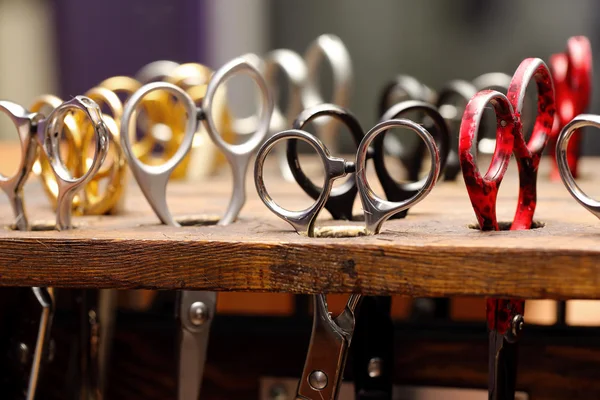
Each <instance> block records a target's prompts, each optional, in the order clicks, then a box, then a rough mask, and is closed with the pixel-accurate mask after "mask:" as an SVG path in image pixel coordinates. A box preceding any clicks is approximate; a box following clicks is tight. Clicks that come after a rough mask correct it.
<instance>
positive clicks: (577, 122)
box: [556, 114, 600, 218]
mask: <svg viewBox="0 0 600 400" xmlns="http://www.w3.org/2000/svg"><path fill="white" fill-rule="evenodd" d="M586 126H590V127H594V128H600V116H599V115H592V114H581V115H578V116H576V117H575V118H573V120H572V121H571V122H569V123H568V124H566V125H565V126H564V127H563V129H562V131H561V132H560V135H558V140H557V141H556V161H557V164H558V170H559V172H560V177H561V179H562V181H563V183H564V185H565V187H566V188H567V190H568V191H569V193H570V194H571V196H573V198H575V200H577V202H578V203H579V204H581V205H582V206H583V207H584V208H585V209H586V210H588V211H589V212H591V213H592V214H594V215H595V216H596V217H598V218H600V202H599V201H597V200H594V199H592V198H591V197H589V196H588V195H587V194H585V192H584V191H583V190H582V189H581V188H580V187H579V185H577V182H576V181H575V177H574V174H573V172H572V170H571V167H570V164H569V155H568V148H569V140H571V138H572V137H573V136H574V135H575V134H576V132H577V131H578V130H579V129H581V128H583V127H586Z"/></svg>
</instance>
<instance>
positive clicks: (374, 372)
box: [367, 357, 383, 378]
mask: <svg viewBox="0 0 600 400" xmlns="http://www.w3.org/2000/svg"><path fill="white" fill-rule="evenodd" d="M367 371H368V372H369V377H370V378H379V377H380V376H381V373H382V371H383V360H382V359H381V358H379V357H375V358H371V359H370V360H369V365H368V366H367Z"/></svg>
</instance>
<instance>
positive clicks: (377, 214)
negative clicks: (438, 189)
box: [254, 104, 440, 237]
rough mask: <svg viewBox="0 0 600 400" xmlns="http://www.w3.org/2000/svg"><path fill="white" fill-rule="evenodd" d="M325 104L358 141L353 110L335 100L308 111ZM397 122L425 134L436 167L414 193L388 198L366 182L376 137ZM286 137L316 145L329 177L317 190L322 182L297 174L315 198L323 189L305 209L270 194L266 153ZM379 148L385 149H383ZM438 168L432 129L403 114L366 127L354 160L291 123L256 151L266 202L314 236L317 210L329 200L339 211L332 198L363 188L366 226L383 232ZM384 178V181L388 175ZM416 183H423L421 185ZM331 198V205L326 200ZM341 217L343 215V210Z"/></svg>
mask: <svg viewBox="0 0 600 400" xmlns="http://www.w3.org/2000/svg"><path fill="white" fill-rule="evenodd" d="M321 110H327V111H326V113H327V114H328V115H332V116H333V115H334V116H336V117H337V118H339V119H341V120H342V121H344V122H345V123H346V124H347V125H348V126H349V127H350V129H351V131H353V132H354V133H353V136H354V139H355V141H357V142H358V140H357V139H359V136H360V133H362V132H361V131H358V128H359V125H358V123H357V122H350V121H353V120H354V121H355V119H354V117H352V116H351V114H350V113H349V112H347V111H345V110H343V109H341V108H339V107H337V106H335V105H332V104H326V105H321V106H317V107H314V108H313V109H311V110H310V111H307V112H306V114H305V115H307V116H309V115H311V114H313V113H314V115H318V114H322V111H321ZM303 114H304V113H303ZM398 127H399V128H407V129H409V130H411V131H413V132H415V133H417V134H418V135H419V136H420V137H421V139H422V140H424V141H425V142H426V145H427V149H428V150H429V155H430V161H431V162H430V164H431V169H430V171H429V174H428V176H427V177H426V178H424V179H423V182H420V183H419V185H420V186H419V185H415V190H414V191H413V192H411V196H409V197H407V198H405V199H402V200H401V201H387V200H384V199H381V198H380V197H378V196H377V195H376V194H375V193H374V192H373V191H372V190H371V187H370V186H369V183H368V182H367V178H366V163H367V160H368V158H370V157H371V156H374V157H375V158H376V159H377V154H378V152H377V151H375V152H373V151H370V150H369V147H370V145H371V143H372V142H373V141H374V140H375V139H376V138H378V137H379V136H380V135H382V134H383V133H384V132H386V131H388V130H389V129H392V128H398ZM285 140H289V142H288V146H294V145H295V141H296V140H302V141H304V142H306V143H308V144H309V145H310V146H312V147H313V148H314V149H315V150H316V152H317V154H318V155H319V157H320V159H321V161H322V162H323V165H324V168H325V180H324V182H323V189H322V190H321V191H320V192H318V188H317V187H316V186H314V184H312V183H311V182H310V181H309V180H308V179H307V178H306V179H305V180H303V179H301V178H299V177H298V176H297V175H296V180H297V182H301V183H300V186H301V187H302V188H303V189H304V190H305V191H307V193H308V194H309V195H311V196H313V198H314V197H315V196H314V195H315V194H316V192H318V196H317V197H316V201H315V203H314V204H313V205H312V206H310V207H308V208H306V209H304V210H301V211H290V210H286V209H284V208H282V207H280V206H279V205H278V204H277V203H275V201H274V200H273V199H272V198H271V196H270V195H269V193H268V192H267V190H266V187H265V183H264V178H263V169H264V162H265V159H266V157H267V155H268V154H269V152H270V151H271V149H272V148H273V147H274V146H275V145H276V144H277V143H278V142H281V141H285ZM379 153H380V154H382V152H379ZM290 154H293V153H292V152H291V151H290V148H289V147H288V155H290ZM288 160H292V161H290V168H291V169H292V172H293V173H295V174H302V175H303V173H302V172H301V169H300V167H299V164H298V162H297V159H292V158H288ZM439 171H440V155H439V152H438V149H437V147H436V145H435V140H434V138H433V137H432V136H431V134H430V133H429V132H427V130H426V129H424V128H423V127H421V126H420V125H418V124H416V123H414V122H412V121H410V120H406V119H398V120H388V121H383V122H380V123H379V124H377V125H375V126H374V127H373V128H372V129H371V130H370V131H369V132H367V134H366V135H364V137H362V138H361V139H360V143H359V144H358V151H357V153H356V159H355V161H354V162H353V161H347V160H344V159H342V158H337V157H332V156H331V155H330V153H329V150H328V149H327V147H325V145H324V144H323V142H321V141H320V140H319V139H318V138H316V137H315V136H314V135H312V134H310V133H308V132H306V131H303V130H299V129H291V130H287V131H282V132H279V133H277V134H275V135H273V136H272V137H271V138H269V139H267V141H265V143H264V144H263V146H262V147H261V148H260V150H259V151H258V154H257V156H256V163H255V166H254V180H255V184H256V190H257V192H258V195H259V197H260V198H261V200H262V201H263V203H265V205H266V206H267V207H268V208H269V209H270V210H271V211H272V212H273V213H275V215H277V216H278V217H280V218H282V219H283V220H284V221H286V222H288V223H289V224H290V225H292V226H293V227H294V229H295V230H296V231H297V232H298V233H300V234H303V235H306V236H309V237H313V236H314V235H315V221H316V218H317V215H318V214H319V212H320V211H321V209H322V208H323V207H326V206H327V207H328V210H329V211H330V212H332V213H336V211H335V209H334V208H333V207H332V206H331V204H332V203H331V201H333V202H334V203H333V204H335V202H336V201H338V200H337V199H338V198H339V197H340V196H341V198H342V199H344V198H350V197H352V196H355V193H358V194H359V195H360V199H361V202H362V206H363V212H364V217H365V227H364V232H363V233H365V234H367V235H372V234H376V233H378V232H379V230H380V229H381V226H382V224H383V223H384V222H385V221H386V220H387V219H389V218H390V217H391V216H392V215H394V214H396V213H399V212H402V211H404V210H406V209H408V208H409V207H412V206H413V205H415V204H417V203H418V202H419V201H421V200H422V199H423V198H425V196H427V194H429V192H430V191H431V189H432V188H433V186H434V185H435V182H436V181H437V177H438V176H439ZM347 174H355V176H354V177H351V178H350V179H348V181H347V182H346V183H345V184H343V185H342V186H341V187H340V188H337V189H332V187H333V181H334V180H336V179H339V178H342V177H344V176H346V175H347ZM378 175H379V174H378ZM388 178H389V175H388ZM379 179H380V181H382V179H383V180H385V179H387V178H385V177H383V178H382V176H381V175H380V176H379ZM390 179H391V178H390ZM382 184H384V182H383V181H382ZM417 187H419V188H418V189H417ZM348 193H350V194H348ZM352 193H354V194H352ZM328 202H329V205H327V203H328ZM344 203H345V200H344ZM338 204H339V201H338ZM350 204H352V202H350ZM345 208H346V210H345V214H344V216H343V218H351V217H352V215H351V211H350V207H345ZM332 210H333V211H332ZM336 215H340V214H336ZM340 218H342V216H341V215H340Z"/></svg>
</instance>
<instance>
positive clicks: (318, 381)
mask: <svg viewBox="0 0 600 400" xmlns="http://www.w3.org/2000/svg"><path fill="white" fill-rule="evenodd" d="M308 383H309V384H310V387H312V388H313V389H315V390H323V389H325V388H326V387H327V374H326V373H325V372H323V371H320V370H316V371H313V372H311V373H310V375H309V377H308Z"/></svg>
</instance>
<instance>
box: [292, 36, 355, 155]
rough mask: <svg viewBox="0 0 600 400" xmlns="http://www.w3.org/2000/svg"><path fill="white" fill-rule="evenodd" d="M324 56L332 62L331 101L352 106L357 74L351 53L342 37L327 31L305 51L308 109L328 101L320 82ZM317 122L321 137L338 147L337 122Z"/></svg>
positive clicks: (331, 145)
mask: <svg viewBox="0 0 600 400" xmlns="http://www.w3.org/2000/svg"><path fill="white" fill-rule="evenodd" d="M323 59H327V61H329V63H330V65H331V68H332V72H333V97H332V99H331V101H330V102H329V103H333V104H336V105H338V106H340V107H348V106H349V103H350V94H351V91H352V77H353V72H352V60H351V58H350V53H349V52H348V49H347V48H346V46H345V45H344V42H342V40H341V39H340V38H339V37H337V36H335V35H331V34H325V35H321V36H319V37H318V38H317V39H315V41H313V42H312V43H311V44H310V46H309V47H308V49H307V50H306V52H305V53H304V60H305V62H306V68H307V80H306V85H305V86H304V90H303V91H302V103H303V106H304V108H309V107H312V106H315V105H318V104H321V103H325V100H324V99H323V96H322V94H321V92H320V88H319V83H318V82H319V80H318V73H319V66H320V64H321V62H322V61H323ZM315 124H316V125H317V126H318V127H319V129H320V134H321V137H322V138H323V141H324V142H325V144H326V145H327V147H330V148H332V149H335V146H334V142H333V136H334V134H335V130H336V129H335V122H334V121H331V120H319V121H315Z"/></svg>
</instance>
